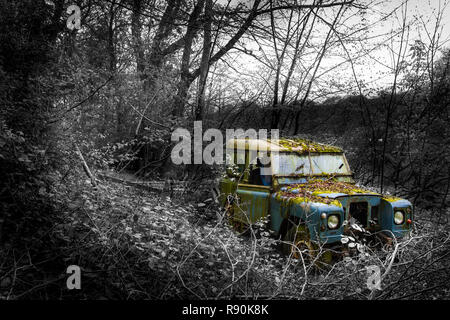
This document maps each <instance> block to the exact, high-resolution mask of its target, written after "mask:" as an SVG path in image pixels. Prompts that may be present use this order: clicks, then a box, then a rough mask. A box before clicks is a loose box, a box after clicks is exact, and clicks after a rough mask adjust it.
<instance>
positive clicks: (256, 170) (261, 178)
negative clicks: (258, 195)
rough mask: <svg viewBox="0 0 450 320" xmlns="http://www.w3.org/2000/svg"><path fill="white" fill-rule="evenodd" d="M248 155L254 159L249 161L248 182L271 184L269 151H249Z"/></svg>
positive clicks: (263, 184)
mask: <svg viewBox="0 0 450 320" xmlns="http://www.w3.org/2000/svg"><path fill="white" fill-rule="evenodd" d="M250 155H251V157H254V159H252V161H250V175H249V183H250V184H255V185H262V186H270V185H271V184H272V174H271V172H272V170H270V166H271V163H270V153H267V152H261V151H258V153H256V152H253V153H252V152H250ZM267 173H269V174H267Z"/></svg>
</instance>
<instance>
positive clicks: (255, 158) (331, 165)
mask: <svg viewBox="0 0 450 320" xmlns="http://www.w3.org/2000/svg"><path fill="white" fill-rule="evenodd" d="M226 146H227V153H226V157H227V167H226V174H225V175H224V176H223V178H222V179H221V181H220V183H219V188H220V193H221V197H220V201H221V205H222V206H224V207H225V209H226V211H227V214H228V218H229V220H230V223H231V224H232V225H233V227H234V228H235V229H237V230H238V231H240V232H242V231H244V230H245V229H246V228H247V227H248V226H249V225H251V224H253V223H255V222H257V221H259V220H261V219H265V220H267V222H268V227H269V228H270V229H271V230H272V231H273V232H274V234H275V235H276V236H277V237H280V238H281V239H282V240H283V241H282V247H283V251H284V253H286V254H291V255H292V256H293V257H294V258H297V259H298V258H299V256H300V255H301V253H300V251H301V252H305V251H304V250H306V251H307V252H308V255H309V257H311V256H314V251H316V252H318V248H319V247H321V248H332V247H343V245H342V244H343V243H345V241H344V240H347V239H346V238H347V237H346V234H349V228H350V227H356V229H357V228H359V229H360V231H362V232H366V233H369V234H378V235H380V236H382V237H383V238H384V239H385V240H386V241H390V240H392V238H394V237H396V238H399V237H402V236H404V235H406V234H408V233H409V231H410V228H411V224H412V219H413V213H412V204H411V203H410V202H409V201H407V200H404V199H401V198H397V197H392V196H387V195H382V194H379V193H376V192H373V191H370V190H366V189H363V188H360V187H358V186H357V185H356V184H355V181H354V178H353V173H352V171H351V170H350V167H349V164H348V162H347V159H346V157H345V154H344V152H343V150H341V149H340V148H337V147H334V146H330V145H324V144H320V143H316V142H312V141H309V140H305V139H277V140H270V139H266V140H264V139H248V138H247V139H230V140H228V141H227V145H226ZM261 150H263V151H261ZM352 231H353V230H352ZM350 238H352V237H350ZM321 254H322V255H323V251H322V250H321ZM322 258H323V257H322ZM330 259H331V254H330V255H328V256H325V258H324V260H325V261H327V262H329V261H330Z"/></svg>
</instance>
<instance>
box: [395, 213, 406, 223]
mask: <svg viewBox="0 0 450 320" xmlns="http://www.w3.org/2000/svg"><path fill="white" fill-rule="evenodd" d="M404 219H405V216H404V214H403V212H401V211H395V213H394V222H395V224H402V223H403V221H404Z"/></svg>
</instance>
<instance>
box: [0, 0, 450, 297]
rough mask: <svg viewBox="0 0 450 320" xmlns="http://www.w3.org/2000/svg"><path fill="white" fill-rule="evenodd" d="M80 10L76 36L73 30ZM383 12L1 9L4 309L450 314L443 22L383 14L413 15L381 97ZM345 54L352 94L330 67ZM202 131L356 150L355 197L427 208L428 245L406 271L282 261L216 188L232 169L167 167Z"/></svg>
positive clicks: (447, 54)
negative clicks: (415, 32) (266, 307)
mask: <svg viewBox="0 0 450 320" xmlns="http://www.w3.org/2000/svg"><path fill="white" fill-rule="evenodd" d="M70 5H77V6H78V7H79V8H80V19H81V20H80V27H79V28H76V27H75V28H74V27H73V26H72V27H68V24H69V23H72V20H71V14H73V13H72V12H69V13H68V12H67V8H68V7H69V6H70ZM373 6H375V2H372V1H350V0H349V1H344V0H343V1H339V0H338V1H334V0H329V1H328V0H312V1H310V2H308V3H306V2H305V3H304V2H301V1H298V2H297V1H288V0H252V1H250V0H249V1H225V0H224V1H213V0H164V1H163V0H107V1H106V0H105V1H97V0H74V1H67V0H54V1H47V0H46V1H44V0H39V1H37V0H23V1H12V0H2V1H0V105H1V108H0V126H1V130H0V148H1V149H0V150H1V152H0V199H1V201H0V298H1V299H27V298H37V299H85V298H106V299H171V298H178V299H179V298H196V299H205V298H231V297H238V298H239V297H245V298H267V297H273V298H282V299H310V298H315V299H316V298H318V299H320V298H338V299H342V298H344V299H347V298H348V299H391V298H407V299H417V298H428V299H442V298H448V296H449V292H450V287H449V285H448V283H450V281H449V280H450V279H449V274H448V271H447V270H448V267H449V261H450V260H449V253H450V251H449V239H450V238H449V237H450V235H449V232H448V230H449V229H448V228H449V224H448V223H449V221H448V219H449V215H450V213H449V210H448V207H449V201H450V197H449V192H450V154H449V148H448V147H449V145H450V134H449V130H450V115H449V103H450V51H449V50H448V49H447V48H446V46H445V41H442V40H441V39H440V38H439V37H440V28H441V24H442V23H443V21H442V17H443V12H444V7H443V8H442V11H437V12H436V13H435V15H434V16H433V19H434V20H433V21H434V22H433V23H434V28H432V29H430V28H426V27H425V26H424V25H421V23H420V21H419V22H417V21H413V22H411V21H410V20H408V16H407V11H406V6H407V1H406V2H400V1H399V3H398V6H396V7H395V8H394V9H393V11H392V12H386V13H385V17H384V19H387V18H389V17H391V16H393V15H394V14H395V15H397V16H398V17H400V18H399V20H398V21H397V23H398V25H397V26H396V27H395V29H394V30H393V31H392V32H391V33H390V34H388V35H386V36H385V37H384V38H383V37H381V38H380V39H378V40H377V41H386V42H383V43H384V45H385V46H389V45H391V47H390V50H391V51H392V53H393V57H394V58H393V59H392V65H391V66H390V74H391V76H392V79H393V81H392V82H391V83H390V84H389V85H386V86H385V87H384V88H381V89H376V90H375V89H371V88H370V84H369V83H366V82H365V80H364V79H361V78H359V76H358V72H357V71H358V70H359V69H358V68H360V67H361V66H364V64H365V63H368V61H367V60H364V59H363V58H361V57H365V56H368V55H369V54H370V53H371V52H372V51H373V50H374V48H376V47H378V46H379V45H380V43H374V44H371V43H369V42H367V32H368V30H370V28H372V24H371V22H369V21H367V20H366V17H367V16H368V15H370V12H371V9H372V8H373ZM414 23H416V24H414ZM413 24H414V25H413ZM413 28H419V29H420V28H422V29H421V30H422V31H423V33H424V34H426V35H427V37H426V41H425V40H424V41H421V40H419V39H414V38H413V37H412V36H411V38H410V37H409V31H410V29H411V30H412V29H413ZM387 38H389V39H394V38H395V39H397V40H398V42H397V45H393V44H392V43H391V42H389V41H388V40H386V39H387ZM329 55H335V56H336V55H337V56H340V57H341V58H342V59H343V60H342V61H343V62H342V63H341V64H342V65H338V67H341V66H342V67H344V68H346V69H347V70H352V72H350V73H349V74H350V77H349V78H344V77H342V78H340V76H339V72H340V71H336V73H334V74H333V73H332V72H334V71H333V69H335V68H337V67H335V66H331V67H327V66H326V65H325V64H324V63H322V62H323V61H325V59H326V58H327V56H329ZM239 59H241V60H239ZM242 61H243V62H242ZM242 64H249V65H253V66H255V67H254V68H253V69H254V70H251V71H252V73H248V72H247V71H244V69H243V68H242ZM336 70H339V69H338V68H337V69H336ZM327 73H331V74H332V76H330V77H325V76H324V75H326V74H327ZM199 120H201V121H202V123H203V130H206V128H218V129H220V130H223V131H224V130H225V129H227V128H244V129H247V128H256V129H260V128H266V129H271V128H277V129H279V130H280V132H281V136H286V137H291V136H300V137H306V138H310V139H313V140H316V141H320V142H324V143H329V144H333V145H336V146H339V147H342V148H343V149H344V150H346V154H347V157H348V159H349V162H350V165H351V167H352V169H353V171H354V172H355V174H356V178H357V180H358V183H360V184H362V185H366V186H369V187H372V188H375V189H376V190H381V192H390V193H391V194H396V195H398V196H402V197H405V198H407V199H409V200H410V201H411V202H412V203H413V204H414V206H415V208H416V209H415V216H416V219H417V221H416V222H415V228H414V231H413V235H412V237H411V238H410V239H409V240H405V241H404V242H402V243H400V244H399V246H398V247H396V249H397V251H396V252H395V262H393V263H389V262H390V261H391V258H392V261H394V258H393V252H392V250H384V249H383V250H378V251H376V252H375V251H374V252H371V255H370V256H369V257H365V258H360V259H356V258H355V259H353V260H352V259H350V260H346V261H339V262H337V263H336V264H335V265H334V266H333V267H332V269H331V270H328V271H326V272H317V270H314V268H310V269H309V268H308V269H307V268H306V267H305V268H303V267H298V266H296V265H294V263H292V262H291V261H288V260H287V259H286V257H283V256H282V255H281V254H280V253H279V250H278V249H277V245H278V244H277V241H276V239H273V238H271V237H270V236H269V235H268V233H267V232H265V231H263V228H261V226H259V225H257V226H254V230H253V231H252V232H251V234H250V235H247V236H242V235H241V236H239V235H237V234H236V233H235V232H234V231H233V230H232V229H230V228H229V226H228V225H227V223H226V221H225V219H223V214H222V213H223V212H222V211H221V209H220V208H219V207H218V206H217V204H215V203H214V201H210V199H209V198H211V194H210V191H209V190H210V186H207V187H204V188H203V187H202V186H205V183H206V182H205V181H213V180H215V179H217V178H218V177H219V175H220V172H221V170H223V168H220V167H217V166H213V167H212V166H207V165H192V166H174V165H172V164H171V162H170V151H171V146H172V145H173V144H172V143H171V133H172V132H173V130H174V129H175V128H177V127H184V128H188V129H192V127H193V122H194V121H199ZM84 165H87V167H88V169H87V170H86V167H84ZM105 170H108V172H113V171H114V172H115V173H117V175H118V177H121V178H123V177H130V176H131V177H133V178H134V179H135V178H139V179H141V180H142V181H154V180H158V181H166V180H167V179H169V178H171V179H175V180H184V181H185V184H183V186H185V187H184V189H183V190H182V191H179V190H178V191H174V190H170V192H167V190H163V192H155V191H151V190H143V189H141V188H135V187H132V186H129V185H126V184H123V183H120V181H111V180H104V179H101V173H102V172H105ZM86 171H89V172H90V175H91V176H89V175H87V174H86ZM118 180H120V179H118ZM199 203H200V204H201V206H199ZM70 264H76V265H80V266H82V268H83V270H86V272H85V273H84V274H83V277H84V278H83V290H78V291H77V290H75V291H69V290H67V289H66V287H65V279H66V273H65V271H66V268H67V266H68V265H70ZM369 264H377V265H380V266H381V267H382V272H383V273H384V275H383V277H384V278H383V279H384V280H383V281H384V283H385V286H384V287H383V290H381V291H376V292H370V291H368V290H367V289H365V277H366V271H365V269H364V267H365V266H367V265H369ZM198 270H201V272H198Z"/></svg>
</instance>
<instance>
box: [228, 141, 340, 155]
mask: <svg viewBox="0 0 450 320" xmlns="http://www.w3.org/2000/svg"><path fill="white" fill-rule="evenodd" d="M226 147H227V148H229V149H232V148H235V149H240V150H255V151H265V150H269V151H277V152H296V153H309V152H312V153H343V150H342V149H341V148H338V147H335V146H332V145H327V144H322V143H319V142H314V141H311V140H307V139H301V138H292V139H287V138H281V139H276V140H275V139H250V138H241V139H237V138H233V139H229V140H228V141H227V144H226Z"/></svg>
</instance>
